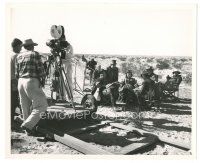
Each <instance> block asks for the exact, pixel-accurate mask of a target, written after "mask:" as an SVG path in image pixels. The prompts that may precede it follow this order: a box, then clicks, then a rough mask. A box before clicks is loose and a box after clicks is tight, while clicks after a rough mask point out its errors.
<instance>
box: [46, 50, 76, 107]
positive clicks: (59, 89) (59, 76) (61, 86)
mask: <svg viewBox="0 0 200 163" xmlns="http://www.w3.org/2000/svg"><path fill="white" fill-rule="evenodd" d="M52 53H53V55H51V56H50V57H49V59H48V62H49V64H48V67H47V70H46V72H47V76H46V78H47V77H48V75H51V74H49V73H50V69H51V67H54V74H53V78H54V79H53V80H52V83H51V85H52V87H54V88H53V89H54V91H55V92H56V93H58V94H59V96H60V100H62V101H65V99H66V97H65V96H66V94H67V96H68V99H69V100H70V103H71V105H72V107H73V108H74V99H73V94H72V90H71V89H70V85H69V79H68V76H67V74H66V72H65V70H64V67H63V63H62V59H61V57H60V55H59V54H57V53H56V52H55V53H54V52H52ZM65 92H66V94H65ZM52 93H53V91H52V92H51V94H52ZM51 98H53V97H52V95H51ZM57 98H58V96H57Z"/></svg>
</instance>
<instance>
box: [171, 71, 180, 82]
mask: <svg viewBox="0 0 200 163" xmlns="http://www.w3.org/2000/svg"><path fill="white" fill-rule="evenodd" d="M172 73H173V77H172V79H171V80H172V81H174V83H175V84H177V85H180V83H181V82H182V76H181V72H180V71H174V72H172Z"/></svg>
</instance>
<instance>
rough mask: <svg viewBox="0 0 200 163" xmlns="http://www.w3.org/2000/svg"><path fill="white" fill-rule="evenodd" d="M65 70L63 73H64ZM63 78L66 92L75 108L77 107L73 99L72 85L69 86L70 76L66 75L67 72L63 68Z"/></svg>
mask: <svg viewBox="0 0 200 163" xmlns="http://www.w3.org/2000/svg"><path fill="white" fill-rule="evenodd" d="M62 72H63V73H62ZM64 77H65V79H66V80H64ZM61 80H62V82H63V83H64V88H65V90H66V92H67V95H68V98H69V100H70V101H71V103H72V107H73V108H75V107H74V100H73V94H72V92H71V89H70V86H69V82H68V81H69V79H68V77H67V75H66V73H65V70H64V69H63V68H62V69H61Z"/></svg>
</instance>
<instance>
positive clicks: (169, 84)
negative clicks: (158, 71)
mask: <svg viewBox="0 0 200 163" xmlns="http://www.w3.org/2000/svg"><path fill="white" fill-rule="evenodd" d="M181 82H182V77H181V75H180V71H174V72H173V76H172V77H170V76H169V75H168V76H167V81H166V82H165V84H164V89H165V90H167V91H177V90H178V87H179V85H180V83H181Z"/></svg>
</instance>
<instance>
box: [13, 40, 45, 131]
mask: <svg viewBox="0 0 200 163" xmlns="http://www.w3.org/2000/svg"><path fill="white" fill-rule="evenodd" d="M37 45H38V44H36V43H34V42H33V41H32V39H28V40H25V42H24V44H23V46H24V48H25V49H26V51H25V52H23V53H21V54H19V55H18V56H17V58H16V77H17V78H18V79H19V80H18V91H19V96H20V103H21V107H22V111H23V117H24V122H23V124H22V125H21V127H22V128H23V129H25V130H26V131H27V132H28V133H30V134H31V133H34V132H35V126H36V125H37V124H38V122H39V121H40V119H41V113H43V112H45V111H46V110H47V106H48V104H47V100H46V97H45V94H44V92H43V90H42V87H43V86H44V83H45V70H44V65H43V63H42V60H41V56H40V55H39V53H38V52H36V51H34V46H37Z"/></svg>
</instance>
